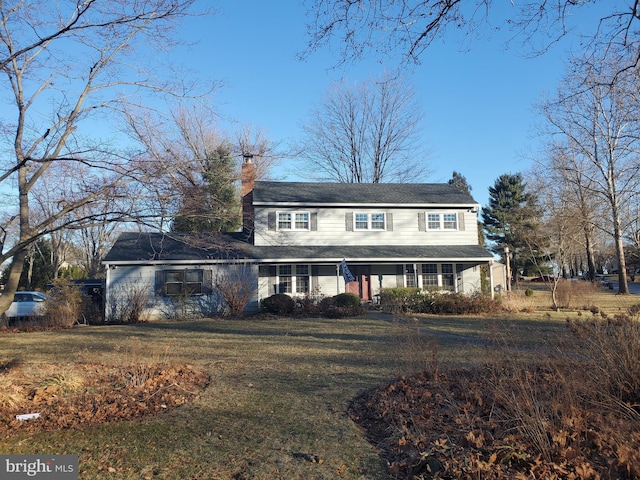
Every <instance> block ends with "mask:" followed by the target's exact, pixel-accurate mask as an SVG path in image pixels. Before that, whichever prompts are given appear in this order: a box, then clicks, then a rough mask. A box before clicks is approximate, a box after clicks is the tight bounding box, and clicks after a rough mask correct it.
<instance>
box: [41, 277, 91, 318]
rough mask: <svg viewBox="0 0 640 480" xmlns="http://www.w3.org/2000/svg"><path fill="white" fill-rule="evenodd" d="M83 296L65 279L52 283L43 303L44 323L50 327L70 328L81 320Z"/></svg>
mask: <svg viewBox="0 0 640 480" xmlns="http://www.w3.org/2000/svg"><path fill="white" fill-rule="evenodd" d="M85 303H86V300H85V298H84V295H83V294H82V292H81V291H80V288H79V287H78V286H77V285H74V284H73V282H71V281H70V280H67V279H65V278H58V279H56V280H54V281H53V288H52V289H51V291H50V292H49V296H48V299H47V300H46V302H45V308H46V322H47V324H48V325H50V326H52V327H71V326H72V325H73V324H74V323H76V322H77V321H79V320H80V319H81V318H82V309H83V305H84V304H85Z"/></svg>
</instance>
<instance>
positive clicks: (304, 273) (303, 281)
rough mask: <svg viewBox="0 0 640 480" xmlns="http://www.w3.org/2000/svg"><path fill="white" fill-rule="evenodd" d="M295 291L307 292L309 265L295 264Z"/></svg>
mask: <svg viewBox="0 0 640 480" xmlns="http://www.w3.org/2000/svg"><path fill="white" fill-rule="evenodd" d="M295 283H296V293H309V285H310V284H311V282H310V278H309V265H296V278H295Z"/></svg>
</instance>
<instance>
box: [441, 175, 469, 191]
mask: <svg viewBox="0 0 640 480" xmlns="http://www.w3.org/2000/svg"><path fill="white" fill-rule="evenodd" d="M447 183H448V184H449V185H451V186H453V187H455V188H456V189H457V190H460V191H461V192H462V193H467V194H469V195H471V185H469V182H467V179H466V177H465V176H464V175H462V174H461V173H459V172H456V171H455V170H454V171H453V174H452V176H451V179H450V180H449V181H448V182H447Z"/></svg>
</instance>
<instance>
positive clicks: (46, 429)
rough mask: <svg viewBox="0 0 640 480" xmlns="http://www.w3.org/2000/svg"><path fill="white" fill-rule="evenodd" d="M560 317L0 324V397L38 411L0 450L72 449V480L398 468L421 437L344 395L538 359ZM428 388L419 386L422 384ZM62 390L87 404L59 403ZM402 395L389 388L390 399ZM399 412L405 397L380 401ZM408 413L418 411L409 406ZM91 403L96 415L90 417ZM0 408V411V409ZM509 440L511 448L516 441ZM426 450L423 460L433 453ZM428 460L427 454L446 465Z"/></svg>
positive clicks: (561, 327) (380, 475)
mask: <svg viewBox="0 0 640 480" xmlns="http://www.w3.org/2000/svg"><path fill="white" fill-rule="evenodd" d="M611 302H613V300H611ZM611 308H612V309H615V308H618V309H619V308H621V307H619V306H615V305H614V306H612V307H611ZM612 311H613V310H612ZM566 315H568V314H567V313H564V314H560V313H558V312H543V313H534V314H530V313H529V314H509V315H501V316H498V317H496V318H492V319H487V318H477V317H468V316H466V317H435V316H408V317H392V316H388V315H381V314H378V313H376V314H370V315H368V316H366V317H363V318H353V319H320V318H305V319H302V318H291V319H277V318H253V319H233V320H232V319H212V320H200V321H192V322H158V323H149V324H139V325H130V326H90V327H80V328H74V329H64V330H53V331H42V332H29V333H6V332H5V333H0V408H2V410H3V411H6V410H7V409H8V406H9V405H13V407H12V408H17V409H18V410H19V413H36V412H34V411H33V409H37V410H38V412H37V413H41V418H40V419H34V420H28V421H24V422H17V421H12V426H11V428H5V431H4V437H3V438H2V439H0V452H2V453H5V454H9V453H20V454H33V453H56V454H63V453H67V454H78V455H79V458H80V478H81V479H92V478H98V479H102V478H114V479H129V478H131V479H141V478H143V479H146V478H149V479H156V478H158V479H161V478H162V479H190V478H191V479H196V478H197V479H249V478H251V479H273V478H282V479H295V478H300V479H335V478H345V479H386V478H393V476H395V477H396V478H407V477H406V471H407V468H411V465H410V464H411V462H412V460H403V459H402V458H400V457H398V452H399V451H400V450H406V451H407V454H408V455H414V454H415V452H416V451H417V450H416V449H412V450H411V451H409V450H410V449H409V448H406V449H402V448H400V450H398V448H395V450H393V451H391V447H398V442H400V443H401V444H402V443H403V442H405V444H406V443H407V442H415V441H416V437H415V436H414V432H412V431H409V430H407V432H406V434H403V431H402V429H403V421H402V420H398V419H396V420H395V421H394V422H393V423H392V424H390V425H391V426H389V425H386V427H385V428H387V427H388V428H387V433H388V435H386V437H384V438H383V437H381V436H380V435H377V436H376V435H373V434H372V432H371V431H368V432H367V431H365V430H364V429H363V427H364V426H365V424H364V423H362V426H361V425H358V424H357V423H355V422H354V421H353V420H352V418H354V419H356V420H358V418H357V417H358V402H355V403H354V402H353V401H354V399H356V398H358V399H359V402H360V405H363V404H364V403H366V401H370V400H371V399H372V398H374V395H373V394H372V393H371V392H373V389H376V388H382V390H378V395H379V393H380V392H381V391H382V392H385V391H386V390H385V388H387V387H388V386H389V385H391V384H392V383H393V384H395V381H396V380H398V379H399V378H400V377H402V376H403V375H404V376H405V379H404V380H400V383H398V384H396V385H402V382H404V384H405V385H407V384H413V383H412V382H413V381H414V380H413V379H418V378H426V377H424V376H423V377H420V376H418V377H411V376H410V374H411V373H413V372H420V371H426V372H427V375H434V374H436V375H439V374H441V373H443V372H453V371H454V370H455V369H460V368H463V369H465V370H469V369H473V368H474V367H475V366H478V365H480V364H484V363H485V362H488V361H489V362H490V361H492V360H495V358H496V351H497V350H502V351H505V350H504V349H507V350H506V351H508V352H510V354H509V355H508V357H509V358H510V359H513V360H514V361H524V362H525V363H526V362H531V363H535V362H536V361H537V360H538V359H539V358H540V354H542V355H543V356H544V355H546V354H548V353H549V349H550V348H551V345H555V344H557V342H558V341H560V342H561V343H562V339H563V338H565V339H566V338H568V335H569V330H568V329H567V322H566V319H565V317H566ZM570 315H572V316H575V317H576V318H579V317H581V318H585V317H586V316H589V317H591V316H593V314H592V313H591V312H586V313H580V315H578V313H577V312H571V313H570ZM45 366H46V367H45ZM180 372H182V373H180ZM185 372H190V373H189V375H186V374H185ZM102 374H105V375H104V376H103V378H105V379H108V381H109V382H112V383H108V384H107V385H108V386H109V389H110V390H111V391H112V394H113V392H114V391H116V390H117V392H118V394H117V395H115V397H116V398H121V397H127V395H130V397H131V398H133V399H134V400H131V399H129V400H127V401H123V403H122V404H123V405H124V407H123V409H127V408H128V409H129V411H130V412H132V411H134V410H136V408H138V409H139V410H140V411H138V412H136V413H137V414H139V415H130V416H127V415H123V414H122V413H121V411H120V410H119V409H118V408H116V407H112V411H113V412H116V411H117V412H120V413H118V414H114V415H112V416H110V415H109V414H105V413H101V412H103V410H100V408H101V405H100V402H93V403H92V401H91V398H92V396H94V397H95V396H98V397H100V396H101V395H104V390H101V389H100V388H101V387H100V386H99V385H98V384H97V383H98V382H97V379H98V378H100V376H101V375H102ZM78 376H80V377H82V376H85V377H87V376H89V377H90V380H88V381H86V380H85V381H83V380H81V379H78ZM191 376H192V377H193V379H192V380H188V378H187V377H189V378H190V377H191ZM429 378H431V379H433V378H434V377H429ZM437 378H440V377H437ZM443 378H444V377H443ZM448 378H452V377H448ZM17 379H21V380H17ZM20 382H22V383H20ZM442 385H444V382H442ZM140 386H141V387H140ZM116 387H117V388H116ZM138 387H140V388H142V392H143V393H140V390H139V388H138ZM393 388H394V389H396V390H398V391H399V390H400V389H398V388H397V387H393ZM118 389H119V390H118ZM366 392H370V394H369V395H368V396H367V395H364V394H365V393H366ZM415 392H417V390H415V389H414V393H415ZM9 393H11V395H10V394H9ZM433 393H434V394H435V393H438V392H436V390H435V389H434V390H433ZM441 393H442V392H439V393H438V395H440V394H441ZM20 394H22V400H21V399H20V398H21V397H20ZM428 394H429V390H428V389H423V390H422V391H421V393H420V395H428ZM73 396H76V398H81V399H83V400H84V403H83V402H77V404H76V405H75V406H69V405H68V404H65V403H64V402H58V403H56V401H55V398H70V397H73ZM47 398H48V400H47ZM103 398H104V402H103V404H107V403H108V404H110V405H118V403H117V400H116V399H115V398H111V399H109V397H103ZM379 398H381V399H382V401H387V400H388V396H387V397H385V395H379ZM425 398H426V397H425ZM34 399H36V400H38V402H34ZM172 399H173V400H172ZM405 400H406V399H405ZM172 401H173V402H174V403H172ZM402 401H404V400H402V398H401V397H398V400H397V402H396V403H395V405H402V403H401V402H402ZM20 402H22V403H20ZM398 402H400V403H398ZM380 404H381V402H378V401H377V400H376V405H380ZM425 404H426V402H425ZM65 405H66V407H65ZM64 408H67V409H68V411H64ZM368 408H369V410H368V411H371V412H374V410H375V407H374V406H371V407H368ZM456 408H458V407H456ZM88 409H93V410H92V412H93V413H95V415H92V414H90V413H89V412H88V411H87V410H88ZM458 409H459V408H458ZM469 411H471V410H469ZM12 412H13V411H12ZM16 412H17V410H16ZM360 412H361V410H360ZM390 412H391V410H390ZM398 412H402V408H396V409H394V410H393V412H391V413H393V414H394V415H397V414H398ZM407 412H408V413H411V415H415V411H414V410H412V409H410V408H408V409H407ZM374 413H375V412H374ZM142 414H145V415H142ZM96 416H98V417H100V416H101V418H104V420H105V421H104V422H98V421H95V417H96ZM61 418H62V419H63V420H60V419H61ZM451 418H452V421H454V420H455V419H454V417H453V416H452V417H451ZM83 419H86V421H83ZM90 419H93V421H89V420H90ZM58 420H60V421H58ZM2 421H3V422H5V423H7V424H8V423H9V421H8V420H7V419H6V417H3V419H2ZM56 422H58V425H57V426H55V423H56ZM379 425H383V424H382V423H380V424H379ZM405 427H406V424H405ZM471 432H472V433H473V435H474V437H473V439H471V437H469V438H470V439H469V440H467V442H468V444H469V445H474V444H475V445H480V446H479V447H477V448H485V447H486V446H487V445H488V444H489V443H488V442H487V440H486V439H483V440H479V437H478V434H479V432H478V431H471ZM434 434H436V435H437V434H438V432H434ZM424 438H427V436H425V437H424ZM368 439H369V440H375V442H377V443H376V444H371V443H369V441H368ZM420 440H421V441H422V440H424V439H420ZM390 441H391V442H395V443H394V444H393V445H390V444H389V442H390ZM433 442H439V439H437V438H436V439H433ZM482 442H485V444H483V443H482ZM412 445H413V444H412ZM416 445H417V444H416ZM434 445H439V446H438V447H437V448H440V449H441V450H442V449H448V450H447V452H452V451H454V450H453V447H452V446H451V445H445V444H441V443H434V444H433V445H427V448H424V449H423V451H422V453H423V454H426V455H427V457H428V456H429V452H430V451H431V450H433V449H435V448H436V447H435V446H434ZM414 446H415V445H414ZM400 447H402V445H400ZM422 447H424V445H423V446H422ZM422 447H420V448H422ZM519 447H521V445H519V444H518V448H519ZM383 449H384V451H385V452H386V453H385V454H386V455H387V456H386V460H385V459H383V458H382V457H381V453H383ZM429 449H431V450H429ZM434 451H435V450H434ZM389 452H391V456H390V453H389ZM507 453H508V452H507ZM512 453H513V455H516V454H522V451H521V450H515V447H514V450H513V452H512ZM427 457H425V458H424V459H423V460H424V462H423V463H422V464H421V466H422V467H424V466H425V465H427V466H428V462H427V461H426V458H427ZM407 458H412V457H407ZM492 458H493V457H492V456H491V453H490V452H489V453H488V454H487V458H486V459H482V458H481V460H483V461H485V462H486V463H487V464H489V463H490V460H491V459H492ZM505 458H507V457H506V456H505V455H502V456H500V457H499V456H496V457H495V458H493V461H494V462H495V461H497V460H498V459H502V460H504V459H505ZM513 458H517V456H514V457H513ZM387 461H389V464H390V465H387ZM438 462H440V463H433V465H432V466H434V468H435V466H439V465H443V464H444V463H445V462H444V460H442V459H438ZM429 468H431V467H429ZM438 468H440V467H438ZM424 471H426V470H424V469H423V472H424ZM390 475H391V477H390ZM403 475H404V476H403ZM423 478H429V477H427V476H424V477H423ZM487 478H490V477H487ZM558 478H570V477H568V476H562V475H560V476H559V477H558ZM573 478H582V477H573ZM584 478H588V477H584ZM593 478H596V477H593Z"/></svg>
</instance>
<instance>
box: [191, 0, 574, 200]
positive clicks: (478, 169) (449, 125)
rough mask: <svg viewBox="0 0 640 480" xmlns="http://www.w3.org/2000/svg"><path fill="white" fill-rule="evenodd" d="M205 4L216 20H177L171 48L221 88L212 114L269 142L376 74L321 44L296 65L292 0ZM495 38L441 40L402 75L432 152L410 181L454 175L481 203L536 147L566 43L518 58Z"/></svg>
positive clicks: (301, 34) (293, 135) (292, 170)
mask: <svg viewBox="0 0 640 480" xmlns="http://www.w3.org/2000/svg"><path fill="white" fill-rule="evenodd" d="M504 3H505V5H509V2H504ZM215 5H216V8H218V10H219V15H216V16H214V17H206V18H196V19H191V20H189V22H188V23H187V25H186V28H185V29H184V30H183V34H184V39H186V40H187V41H195V42H197V44H195V45H193V46H192V47H190V48H189V49H186V48H181V55H182V61H185V62H186V63H188V64H189V66H190V68H193V69H194V70H195V71H196V72H197V73H198V74H199V75H200V76H201V77H202V78H204V79H210V80H218V81H223V82H225V84H226V87H225V88H223V89H220V90H219V91H218V92H217V93H216V95H215V96H214V97H213V102H214V106H215V107H216V108H217V110H218V111H219V112H220V113H221V114H222V115H224V116H226V117H227V118H229V119H232V120H234V121H238V122H242V123H251V124H252V125H253V126H254V127H260V128H262V129H263V130H264V131H265V132H266V133H267V136H268V137H269V138H270V139H271V140H272V141H277V142H282V143H287V142H293V141H295V140H296V139H299V138H300V134H301V129H300V123H301V122H302V121H303V120H304V118H305V117H306V115H308V113H309V111H310V110H311V108H312V106H313V105H314V104H317V103H318V102H319V101H320V100H321V99H322V97H323V95H324V94H325V92H326V91H327V89H328V88H329V87H330V85H331V84H332V82H333V81H335V80H339V79H341V78H346V79H347V80H349V81H362V80H366V79H369V78H371V77H372V76H375V75H379V74H380V73H382V71H383V69H384V68H385V65H384V64H381V63H379V61H378V59H375V58H369V59H366V60H365V61H362V62H358V63H356V64H353V65H350V66H349V67H348V68H339V69H336V68H333V67H334V66H335V65H336V63H337V60H338V59H337V57H336V56H334V55H332V52H331V50H330V49H329V48H326V49H323V50H321V51H318V52H316V53H315V54H312V55H311V56H310V57H309V58H308V59H307V60H306V61H304V62H302V61H300V60H298V58H297V54H298V53H299V52H300V51H302V50H303V49H304V48H305V46H306V43H307V40H308V38H307V36H306V17H305V9H304V7H303V6H301V5H300V4H299V3H298V2H297V1H295V0H292V1H289V2H267V1H262V0H224V1H220V2H216V4H215ZM504 40H505V38H504V37H501V36H500V34H497V35H494V38H492V39H488V40H485V39H478V40H474V42H473V44H472V45H471V48H470V49H465V50H464V51H463V50H461V47H460V45H459V44H458V43H456V42H455V41H451V39H450V37H447V38H445V39H444V40H443V41H442V42H440V43H436V44H434V45H433V46H432V47H430V49H428V50H427V51H426V53H425V54H424V55H423V56H422V64H421V65H419V66H416V67H413V68H411V69H410V70H407V72H406V76H407V78H408V79H409V80H410V81H411V82H412V83H413V85H414V86H415V90H416V92H417V95H418V100H419V102H420V103H421V105H422V108H423V114H424V122H423V128H422V136H423V138H422V140H423V141H424V142H426V143H427V144H428V145H429V147H430V149H431V150H432V154H431V155H430V157H429V158H428V159H427V160H428V161H429V163H430V167H431V172H432V173H431V174H430V175H429V176H428V177H425V178H416V179H415V181H416V182H421V181H424V182H446V181H447V180H448V179H449V178H451V175H452V172H453V171H454V170H456V171H458V172H460V173H462V174H463V175H464V176H465V177H466V178H467V181H468V182H469V183H470V185H471V187H472V192H471V193H472V195H473V196H474V198H475V199H476V201H478V202H479V203H480V204H481V205H483V206H484V205H486V204H487V202H488V188H489V187H490V186H492V185H493V183H494V182H495V180H496V178H497V177H498V176H499V175H501V174H503V173H516V172H520V171H526V170H528V169H529V168H530V166H531V161H530V155H529V152H531V151H535V150H536V149H537V147H538V144H539V138H536V136H535V128H534V127H535V125H536V123H539V122H540V119H539V117H538V116H537V115H536V112H535V110H534V108H533V104H534V103H535V102H537V101H539V100H540V99H541V97H542V95H543V94H544V93H545V92H547V93H552V92H554V91H555V89H556V88H557V85H558V82H559V80H560V79H561V77H562V74H563V72H564V64H563V62H562V56H563V54H564V49H566V48H567V44H566V43H565V44H562V45H561V46H560V47H558V48H555V49H553V50H551V51H550V52H549V53H547V54H546V55H545V56H544V57H538V58H525V56H524V55H523V54H522V51H521V50H519V49H518V48H517V46H515V47H513V48H512V49H509V50H506V49H505V47H504ZM388 66H389V67H393V66H394V65H392V64H388ZM231 128H232V127H231ZM273 176H274V177H275V178H276V179H279V180H289V181H304V180H305V177H304V172H303V171H302V170H301V165H300V163H298V162H296V161H295V160H287V161H286V162H283V164H282V165H280V167H279V168H278V169H277V170H276V171H275V172H273Z"/></svg>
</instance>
